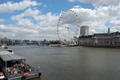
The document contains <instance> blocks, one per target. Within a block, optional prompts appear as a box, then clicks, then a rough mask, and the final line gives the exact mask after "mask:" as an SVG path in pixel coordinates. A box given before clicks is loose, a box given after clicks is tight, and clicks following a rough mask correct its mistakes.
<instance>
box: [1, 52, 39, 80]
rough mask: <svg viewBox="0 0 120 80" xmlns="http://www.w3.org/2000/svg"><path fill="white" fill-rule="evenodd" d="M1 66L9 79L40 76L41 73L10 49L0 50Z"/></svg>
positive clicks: (18, 79) (19, 79) (16, 79)
mask: <svg viewBox="0 0 120 80" xmlns="http://www.w3.org/2000/svg"><path fill="white" fill-rule="evenodd" d="M0 66H1V67H2V71H3V73H4V74H5V77H6V79H7V80H21V79H22V78H26V79H32V78H39V77H40V76H41V73H40V72H39V71H38V70H37V69H35V68H33V67H32V66H30V65H28V64H27V63H26V59H25V58H23V57H21V56H18V55H16V54H14V53H11V52H9V51H0Z"/></svg>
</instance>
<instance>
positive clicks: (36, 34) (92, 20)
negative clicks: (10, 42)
mask: <svg viewBox="0 0 120 80" xmlns="http://www.w3.org/2000/svg"><path fill="white" fill-rule="evenodd" d="M67 10H73V11H75V12H76V14H77V15H78V18H79V22H80V23H79V26H82V25H87V26H90V30H89V31H90V34H93V33H103V32H107V30H108V29H107V28H108V27H110V29H111V30H110V31H111V32H114V31H120V13H119V11H120V1H119V0H0V38H3V37H7V38H10V39H29V40H44V39H48V40H55V39H58V37H57V33H56V31H57V30H56V29H57V23H58V19H59V17H60V14H62V13H63V12H65V11H67ZM67 17H69V19H67V22H68V23H67V24H72V23H70V22H71V21H74V18H73V17H71V14H67ZM63 19H64V18H63ZM63 21H64V20H63ZM64 34H65V33H64Z"/></svg>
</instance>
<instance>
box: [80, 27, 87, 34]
mask: <svg viewBox="0 0 120 80" xmlns="http://www.w3.org/2000/svg"><path fill="white" fill-rule="evenodd" d="M87 35H89V26H81V28H80V36H87Z"/></svg>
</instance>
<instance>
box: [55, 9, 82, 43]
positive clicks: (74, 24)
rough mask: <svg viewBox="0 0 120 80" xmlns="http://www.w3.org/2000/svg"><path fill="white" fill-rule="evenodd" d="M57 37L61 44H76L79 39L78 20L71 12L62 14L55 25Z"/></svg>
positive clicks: (73, 12) (74, 13)
mask: <svg viewBox="0 0 120 80" xmlns="http://www.w3.org/2000/svg"><path fill="white" fill-rule="evenodd" d="M57 35H58V39H59V41H60V42H61V43H62V44H73V45H74V44H77V43H78V41H77V38H78V37H79V35H80V34H79V19H78V15H77V14H76V12H75V11H73V10H68V11H66V12H63V13H62V14H61V15H60V17H59V20H58V23H57Z"/></svg>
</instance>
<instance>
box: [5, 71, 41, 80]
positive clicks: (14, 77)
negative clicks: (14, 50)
mask: <svg viewBox="0 0 120 80" xmlns="http://www.w3.org/2000/svg"><path fill="white" fill-rule="evenodd" d="M22 76H23V75H22V74H14V75H11V74H8V73H6V77H7V78H8V80H21V78H22ZM37 77H39V73H38V71H31V72H29V76H28V77H27V79H32V78H37Z"/></svg>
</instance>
